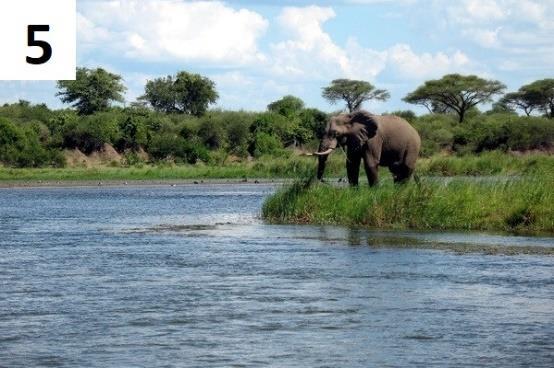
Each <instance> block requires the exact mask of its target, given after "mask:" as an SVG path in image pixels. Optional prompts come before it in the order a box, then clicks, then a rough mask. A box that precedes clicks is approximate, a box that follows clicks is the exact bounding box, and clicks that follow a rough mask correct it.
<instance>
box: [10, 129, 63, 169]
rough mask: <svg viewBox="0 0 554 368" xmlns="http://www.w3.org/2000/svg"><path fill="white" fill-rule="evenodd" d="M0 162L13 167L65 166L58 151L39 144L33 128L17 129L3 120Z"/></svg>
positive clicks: (38, 138)
mask: <svg viewBox="0 0 554 368" xmlns="http://www.w3.org/2000/svg"><path fill="white" fill-rule="evenodd" d="M0 162H3V163H4V164H6V165H9V166H14V167H39V166H46V165H49V166H56V167H62V166H64V165H65V160H64V158H63V156H62V155H61V153H60V152H59V151H58V150H55V149H47V148H46V147H44V146H43V145H42V144H41V142H40V137H39V135H38V134H37V132H36V130H35V129H34V127H33V126H21V127H18V126H17V125H15V124H13V123H12V122H10V121H9V120H7V119H4V118H0Z"/></svg>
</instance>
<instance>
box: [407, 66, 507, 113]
mask: <svg viewBox="0 0 554 368" xmlns="http://www.w3.org/2000/svg"><path fill="white" fill-rule="evenodd" d="M505 88H506V86H505V85H504V84H503V83H501V82H499V81H497V80H486V79H483V78H479V77H477V76H476V75H468V76H464V75H460V74H448V75H445V76H444V77H442V78H441V79H435V80H430V81H427V82H425V83H424V84H423V85H422V86H419V87H418V88H417V89H416V90H415V91H413V92H411V93H409V94H408V95H407V96H406V97H404V98H403V99H402V100H403V101H405V102H408V103H411V104H419V105H423V106H425V107H426V108H427V109H428V110H429V111H431V112H437V111H438V112H447V111H453V112H455V113H456V114H457V115H458V122H460V123H461V122H463V121H464V116H465V114H466V112H467V111H468V110H469V109H471V108H472V107H474V106H476V105H478V104H480V103H484V102H490V101H492V97H493V96H494V95H496V94H500V93H502V91H503V90H504V89H505Z"/></svg>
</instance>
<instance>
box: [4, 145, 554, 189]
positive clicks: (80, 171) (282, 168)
mask: <svg viewBox="0 0 554 368" xmlns="http://www.w3.org/2000/svg"><path fill="white" fill-rule="evenodd" d="M344 160H345V157H344V154H343V153H342V152H340V151H339V152H336V153H335V154H333V155H331V157H330V158H329V160H328V164H327V169H326V177H327V178H333V177H334V178H340V177H344V176H345V175H346V173H345V167H344ZM315 167H316V160H315V158H314V157H306V156H292V157H283V158H266V159H260V160H256V161H245V162H232V163H226V164H221V165H205V164H196V165H174V164H160V165H146V164H144V165H138V166H129V167H126V166H115V167H113V166H101V165H99V166H95V167H66V168H33V169H30V168H8V167H1V166H0V186H4V187H5V186H27V185H29V184H34V185H40V184H41V183H39V181H40V182H48V183H59V184H64V183H71V182H90V183H91V185H96V184H98V183H99V182H113V181H115V182H121V183H122V184H123V183H124V182H125V181H127V182H129V181H141V182H144V181H155V182H170V181H173V180H175V181H199V180H213V179H218V180H219V179H229V180H230V179H236V180H245V179H246V180H249V181H254V180H256V179H257V180H265V179H281V178H289V179H293V178H294V179H296V178H298V177H300V176H301V175H302V174H303V173H305V172H310V171H312V172H315ZM542 172H554V156H552V155H548V154H544V153H534V154H524V155H522V154H519V155H518V154H507V153H501V152H487V153H483V154H481V155H469V156H451V155H435V156H432V157H430V158H421V159H420V160H419V161H418V168H417V173H418V175H420V176H481V175H486V176H490V175H505V176H512V175H530V174H537V173H539V174H540V173H542ZM381 176H382V177H383V178H387V176H388V171H387V170H386V169H385V168H383V170H381ZM59 184H58V185H59Z"/></svg>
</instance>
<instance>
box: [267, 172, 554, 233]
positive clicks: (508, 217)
mask: <svg viewBox="0 0 554 368" xmlns="http://www.w3.org/2000/svg"><path fill="white" fill-rule="evenodd" d="M553 188H554V175H551V174H543V175H539V176H523V177H518V178H507V179H504V180H479V179H475V180H471V179H467V178H448V179H440V178H439V179H433V178H422V179H420V180H419V182H414V181H412V182H410V183H407V184H404V185H395V184H393V183H392V182H391V181H390V180H386V181H383V182H382V183H381V184H380V185H379V186H378V187H376V188H369V187H366V186H362V187H360V188H346V187H334V186H330V185H325V184H314V183H312V182H311V181H310V180H303V181H299V182H297V183H295V184H293V185H292V186H290V187H287V188H283V189H282V190H280V191H278V192H277V193H276V194H275V195H273V196H272V197H270V198H269V199H267V201H266V202H265V203H264V206H263V210H262V214H263V217H264V218H265V219H267V220H268V221H270V222H276V223H310V224H336V225H346V226H359V227H369V228H381V229H422V230H446V229H449V230H486V231H509V232H514V233H528V234H540V233H547V234H554V206H553V205H552V204H553V203H554V190H553Z"/></svg>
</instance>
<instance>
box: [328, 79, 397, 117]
mask: <svg viewBox="0 0 554 368" xmlns="http://www.w3.org/2000/svg"><path fill="white" fill-rule="evenodd" d="M322 96H323V97H324V98H325V99H326V100H328V101H329V102H330V103H331V104H335V103H337V102H338V101H340V100H343V101H345V102H346V107H347V108H348V111H349V112H353V111H356V110H359V109H360V108H361V107H362V103H363V102H364V101H368V100H380V101H386V100H387V99H388V98H389V97H390V94H389V92H388V91H386V90H384V89H376V88H375V87H374V86H373V85H372V84H371V83H369V82H366V81H360V80H352V79H335V80H334V81H332V82H331V85H329V86H327V87H325V88H323V93H322Z"/></svg>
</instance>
